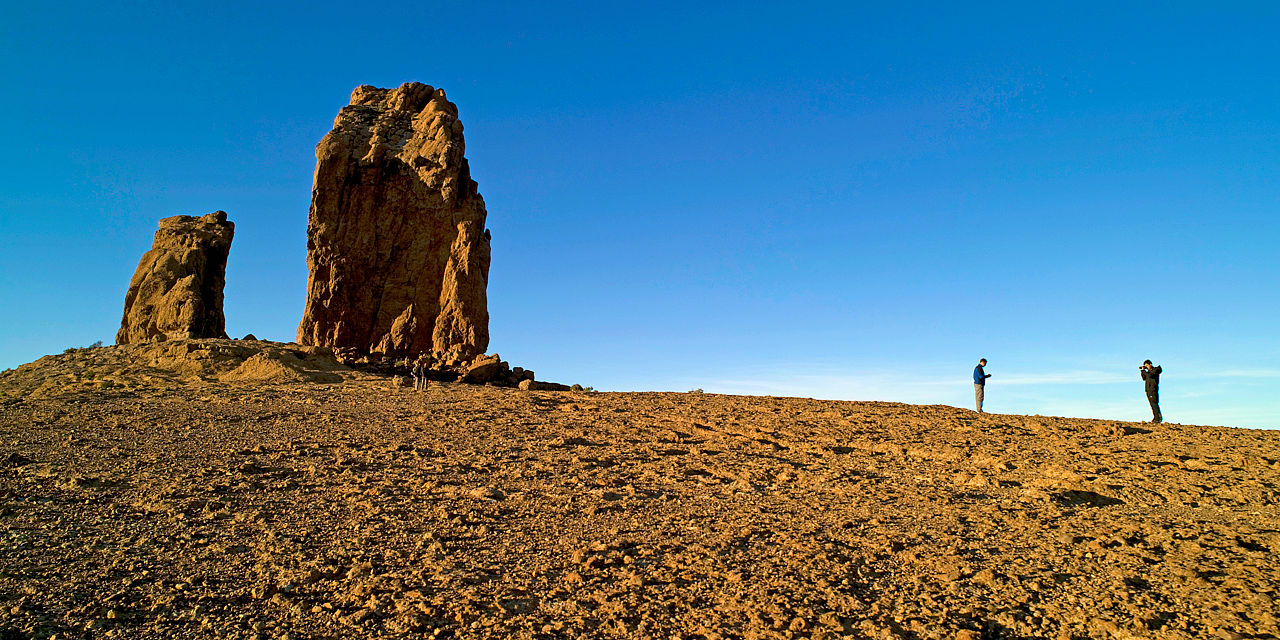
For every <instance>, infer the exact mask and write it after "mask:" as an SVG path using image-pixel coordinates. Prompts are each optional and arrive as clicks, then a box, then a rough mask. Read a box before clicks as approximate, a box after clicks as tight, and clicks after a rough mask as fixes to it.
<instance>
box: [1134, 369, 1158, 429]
mask: <svg viewBox="0 0 1280 640" xmlns="http://www.w3.org/2000/svg"><path fill="white" fill-rule="evenodd" d="M1161 371H1162V369H1161V368H1160V367H1157V366H1154V365H1152V364H1151V361H1150V360H1144V361H1143V362H1142V366H1141V367H1138V372H1139V373H1140V374H1141V375H1142V380H1143V382H1144V383H1145V385H1146V388H1147V401H1148V402H1150V403H1151V421H1152V422H1154V423H1156V424H1159V423H1161V422H1164V417H1163V416H1161V415H1160V372H1161Z"/></svg>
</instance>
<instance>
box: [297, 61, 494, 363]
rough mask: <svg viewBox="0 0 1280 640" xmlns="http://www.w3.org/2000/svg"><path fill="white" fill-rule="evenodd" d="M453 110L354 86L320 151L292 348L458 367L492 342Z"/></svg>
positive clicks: (476, 210)
mask: <svg viewBox="0 0 1280 640" xmlns="http://www.w3.org/2000/svg"><path fill="white" fill-rule="evenodd" d="M464 148H465V145H464V142H463V137H462V122H461V121H459V120H458V109H457V107H455V106H454V105H453V103H451V102H449V101H448V100H447V99H446V98H445V94H444V91H443V90H440V89H434V88H432V87H430V86H427V85H425V84H420V83H416V82H415V83H408V84H404V85H401V86H400V87H399V88H396V89H378V88H375V87H370V86H362V87H359V88H357V89H356V90H355V91H354V92H352V94H351V104H350V105H348V106H346V107H343V108H342V110H341V111H339V112H338V117H337V119H336V120H335V121H334V126H333V130H332V131H330V132H329V133H328V135H326V136H325V137H324V139H323V140H321V141H320V144H319V145H318V146H317V147H316V160H317V164H316V174H315V185H314V189H313V191H312V197H311V212H310V218H309V221H308V225H307V267H308V269H309V277H308V280H307V299H306V307H305V310H304V312H303V317H302V322H301V324H300V325H299V326H298V342H299V343H301V344H308V345H319V346H327V347H335V348H346V349H354V350H358V351H363V352H366V353H382V354H388V355H394V356H400V355H413V354H419V353H430V354H431V355H432V356H434V357H435V358H436V359H437V360H438V361H441V362H446V363H448V362H461V361H464V360H468V359H470V358H472V357H474V356H476V355H477V354H481V353H483V352H484V350H485V349H486V348H487V347H488V345H489V311H488V304H487V300H486V297H485V290H486V287H487V285H488V279H489V234H488V231H487V230H486V229H485V216H486V212H485V206H484V199H483V198H482V197H480V193H479V191H478V188H477V184H476V182H475V181H474V180H472V179H471V170H470V168H469V166H468V165H467V159H466V158H465V157H464V156H463V150H464Z"/></svg>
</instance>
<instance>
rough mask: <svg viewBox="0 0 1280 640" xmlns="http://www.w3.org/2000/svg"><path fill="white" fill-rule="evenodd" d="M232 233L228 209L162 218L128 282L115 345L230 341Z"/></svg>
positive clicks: (233, 232) (233, 228) (233, 227)
mask: <svg viewBox="0 0 1280 640" xmlns="http://www.w3.org/2000/svg"><path fill="white" fill-rule="evenodd" d="M234 234H235V225H234V224H233V223H231V222H230V221H228V220H227V213H226V212H225V211H215V212H213V213H210V214H208V215H205V216H200V217H198V218H197V217H194V216H173V217H170V218H165V219H163V220H161V221H160V228H159V229H158V230H157V231H156V235H155V240H154V241H153V242H152V245H151V250H150V251H147V252H146V253H144V254H142V259H141V260H140V261H139V262H138V269H137V270H136V271H134V273H133V279H132V280H131V281H130V282H129V291H128V292H127V293H126V294H125V297H124V317H123V318H122V319H121V320H120V331H119V332H118V333H116V342H117V343H118V344H129V343H137V342H148V341H153V340H166V339H170V338H226V337H227V333H226V319H225V317H224V316H223V315H222V288H223V285H224V284H225V282H226V270H227V254H228V253H229V252H230V251H231V238H232V236H233V235H234Z"/></svg>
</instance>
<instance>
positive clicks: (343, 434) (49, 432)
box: [0, 374, 1280, 639]
mask: <svg viewBox="0 0 1280 640" xmlns="http://www.w3.org/2000/svg"><path fill="white" fill-rule="evenodd" d="M6 379H13V377H12V376H10V377H9V378H6ZM24 379H25V378H24ZM334 379H343V380H345V382H337V383H315V382H311V383H300V382H295V383H293V384H268V383H262V384H245V383H243V382H240V383H238V384H233V383H222V382H218V381H217V379H216V378H210V380H212V381H210V382H208V383H207V384H204V385H203V386H193V385H188V386H163V385H162V386H158V387H139V388H135V389H132V390H131V389H129V388H127V386H126V387H117V386H112V385H108V386H107V387H106V388H99V387H98V386H96V385H71V386H67V387H66V388H65V389H64V390H63V393H61V395H59V394H57V393H54V391H57V389H58V388H57V386H56V385H54V386H53V387H49V386H46V387H43V389H44V392H43V393H42V394H40V395H37V396H31V395H29V394H25V395H24V394H21V393H18V392H17V391H15V390H14V389H13V388H11V387H5V384H6V383H4V382H3V379H0V391H7V392H8V395H6V396H5V397H6V398H8V399H7V400H3V401H2V402H0V523H3V526H4V530H5V535H4V537H3V538H2V539H0V600H2V601H4V602H6V603H8V604H6V605H5V606H4V607H3V608H0V638H11V637H35V638H49V637H53V636H54V635H55V634H56V637H57V638H59V639H62V638H90V637H93V638H97V637H120V638H211V637H218V638H293V639H301V638H317V639H318V638H352V637H357V638H363V637H368V638H383V637H388V638H389V637H428V638H430V637H457V638H507V637H515V638H561V637H581V638H608V637H630V638H659V637H660V638H668V637H673V638H708V639H714V638H835V637H848V638H947V639H950V638H1112V637H1114V638H1128V637H1137V638H1205V637H1211V638H1212V637H1219V638H1274V637H1277V636H1278V635H1280V631H1278V628H1277V619H1278V617H1280V611H1278V607H1277V604H1276V589H1277V586H1278V585H1280V568H1278V563H1277V559H1276V556H1275V551H1276V550H1280V512H1278V511H1277V481H1278V479H1280V478H1278V477H1280V433H1273V432H1266V431H1249V430H1240V429H1225V428H1208V427H1193V426H1183V425H1169V424H1166V425H1143V424H1133V423H1119V422H1108V421H1089V420H1068V419H1059V418H1046V417H1038V416H1036V417H1027V416H1012V415H978V414H975V413H973V412H971V411H967V410H961V409H955V408H951V407H942V406H910V405H901V404H888V403H857V402H830V401H814V400H806V399H795V398H761V397H739V396H717V395H709V394H708V395H703V394H670V393H600V394H572V393H550V392H545V393H544V392H525V391H518V390H510V389H498V388H488V387H474V386H467V385H460V384H459V385H454V384H449V385H436V384H433V386H432V389H431V390H430V391H429V392H428V393H425V394H413V393H410V392H409V391H407V390H397V389H393V388H392V387H390V385H388V384H387V383H386V382H385V381H383V380H379V379H376V378H372V377H368V376H365V377H351V376H345V377H339V376H336V374H335V378H334ZM278 381H280V382H286V381H288V380H287V379H280V380H278Z"/></svg>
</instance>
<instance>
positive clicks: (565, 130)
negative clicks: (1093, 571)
mask: <svg viewBox="0 0 1280 640" xmlns="http://www.w3.org/2000/svg"><path fill="white" fill-rule="evenodd" d="M970 4H971V3H932V4H917V5H899V4H898V3H885V2H874V3H857V2H836V3H803V2H801V3H796V2H788V3H777V4H754V3H743V2H730V3H685V2H679V3H660V2H645V3H636V4H617V3H577V4H571V5H552V4H549V3H510V4H501V3H499V4H481V3H419V2H414V3H404V4H396V3H391V2H387V3H350V2H344V3H329V2H307V3H296V4H295V3H274V2H265V3H264V2H252V3H240V2H219V3H208V2H200V3H194V2H181V1H177V2H148V3H135V2H126V3H118V4H117V3H101V2H92V3H87V2H62V3H16V2H6V3H3V5H2V6H0V60H3V65H0V78H2V79H3V86H4V87H5V89H6V91H5V94H6V95H5V98H4V100H3V101H0V122H3V123H5V124H6V127H5V129H6V131H5V133H6V136H5V137H6V139H5V145H4V153H0V367H13V366H17V365H18V364H21V363H24V362H28V361H31V360H34V359H35V358H37V357H39V356H41V355H43V354H48V353H55V352H59V351H61V350H62V349H64V348H66V347H69V346H83V345H86V344H89V343H91V342H93V341H95V340H103V341H106V342H108V343H109V342H111V341H112V339H113V337H114V335H115V331H116V329H117V328H118V326H119V321H120V315H121V311H122V308H123V301H124V292H125V289H126V288H127V286H128V282H129V278H130V276H131V275H132V273H133V270H134V268H135V267H136V266H137V263H138V258H139V257H140V256H141V255H142V253H143V252H144V251H145V250H146V249H148V248H149V247H150V243H151V236H152V234H153V232H154V230H155V225H156V221H157V220H158V219H160V218H163V217H167V216H171V215H176V214H192V215H201V214H204V213H208V212H210V211H214V210H217V209H223V210H226V211H227V212H228V214H229V216H230V218H231V220H233V221H234V222H235V223H236V238H235V243H234V245H233V246H232V250H231V257H230V260H229V264H228V266H227V289H226V317H227V331H228V332H229V333H230V334H232V336H235V337H239V336H242V335H244V334H246V333H250V332H252V333H254V334H256V335H257V336H258V337H260V338H268V339H273V340H282V341H288V340H292V339H293V338H294V336H295V331H296V328H297V324H298V320H299V319H300V316H301V313H302V306H303V297H304V295H305V285H306V277H307V273H306V263H305V258H306V241H305V233H306V223H307V207H308V205H309V203H310V195H311V194H310V191H311V178H312V172H313V171H314V168H315V156H314V150H315V145H316V143H317V142H319V140H320V138H321V137H323V136H324V134H325V133H326V132H327V131H328V130H329V128H330V127H331V126H332V123H333V118H334V116H335V115H336V113H337V111H338V109H339V108H340V107H342V106H343V105H345V104H346V103H347V99H348V96H349V95H350V92H351V90H352V89H353V88H354V87H356V86H358V85H361V84H373V85H378V86H396V85H399V84H401V83H403V82H406V81H415V80H416V81H421V82H425V83H427V84H431V85H433V86H437V87H443V88H444V89H445V90H446V91H447V92H448V95H449V98H450V99H451V100H452V101H454V102H455V103H456V104H457V105H458V108H459V110H460V112H461V117H462V120H463V122H464V123H465V125H466V136H467V157H468V158H469V160H470V163H471V167H472V173H473V176H474V177H475V179H476V180H477V181H478V182H479V184H480V191H481V193H482V194H483V195H484V197H485V200H486V202H487V204H488V209H489V227H490V228H491V229H492V231H493V267H492V271H491V273H490V284H489V301H490V312H491V316H492V323H491V332H492V343H491V351H496V352H498V353H500V354H502V356H503V357H504V358H505V359H507V360H509V361H510V362H511V363H512V364H513V365H517V364H518V365H522V366H526V367H528V368H532V369H534V370H535V371H537V372H538V374H539V377H540V378H543V379H550V380H557V381H562V382H568V383H573V382H578V383H582V384H585V385H591V386H595V387H596V388H598V389H609V390H632V389H658V390H675V391H687V390H690V389H693V388H702V389H705V390H706V391H708V392H712V391H716V392H731V393H752V394H785V395H800V396H812V397H821V398H843V399H861V400H894V401H906V402H914V403H929V404H933V403H938V404H951V405H957V406H969V405H970V403H971V402H972V388H971V386H970V384H971V378H970V374H971V371H972V367H973V365H974V364H975V363H976V361H977V359H978V358H979V357H983V356H985V357H986V358H987V359H988V360H989V361H990V364H989V366H988V371H989V372H990V373H992V374H993V376H994V377H993V378H992V379H991V380H990V384H989V386H988V389H987V409H988V410H990V411H993V412H1009V413H1040V414H1046V415H1067V416H1080V417H1102V418H1116V419H1144V418H1149V417H1150V412H1149V410H1148V408H1147V404H1146V400H1145V398H1144V396H1143V392H1142V385H1141V381H1140V380H1139V379H1138V373H1137V367H1138V364H1139V363H1140V362H1141V361H1142V360H1143V359H1145V358H1151V359H1152V360H1154V361H1155V362H1156V363H1157V364H1161V365H1163V366H1164V368H1165V374H1164V376H1163V379H1162V396H1163V405H1162V408H1163V411H1164V415H1165V418H1166V419H1167V420H1170V421H1174V422H1195V423H1201V424H1226V425H1232V426H1252V427H1280V337H1278V332H1277V328H1280V322H1278V320H1277V318H1278V317H1280V295H1278V294H1280V250H1278V248H1277V247H1278V246H1280V38H1278V37H1277V35H1276V34H1277V33H1280V8H1278V7H1280V5H1276V4H1275V3H1269V2H1267V3H1263V2H1259V3H1252V4H1251V3H1244V2H1242V3H1228V4H1226V5H1222V6H1210V4H1209V3H1203V2H1194V3H1192V2H1185V3H1183V2H1174V3H1162V4H1159V5H1156V4H1153V3H1114V2H1107V3H1089V4H1081V3H1069V4H1064V5H1059V6H1056V7H1048V8H1046V7H1042V6H1040V4H1041V3H1006V4H998V5H996V4H985V5H983V6H982V7H974V6H970Z"/></svg>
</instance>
